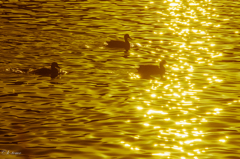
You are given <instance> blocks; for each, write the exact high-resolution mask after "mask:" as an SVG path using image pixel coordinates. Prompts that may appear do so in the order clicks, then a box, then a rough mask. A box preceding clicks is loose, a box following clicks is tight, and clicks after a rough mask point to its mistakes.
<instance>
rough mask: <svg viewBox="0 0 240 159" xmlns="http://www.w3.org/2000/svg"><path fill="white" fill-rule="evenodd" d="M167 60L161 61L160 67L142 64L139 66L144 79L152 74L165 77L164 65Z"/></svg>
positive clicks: (139, 71)
mask: <svg viewBox="0 0 240 159" xmlns="http://www.w3.org/2000/svg"><path fill="white" fill-rule="evenodd" d="M166 63H167V62H166V61H165V60H162V61H161V62H160V63H159V67H158V66H156V65H140V66H139V68H138V73H139V75H140V76H141V78H143V79H149V78H151V76H152V75H160V76H161V79H163V75H165V67H164V65H165V64H166Z"/></svg>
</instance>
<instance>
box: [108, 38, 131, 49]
mask: <svg viewBox="0 0 240 159" xmlns="http://www.w3.org/2000/svg"><path fill="white" fill-rule="evenodd" d="M128 39H131V38H130V36H129V35H128V34H125V35H124V40H125V41H117V40H111V41H107V46H108V47H112V48H125V49H126V50H129V49H130V43H129V41H128Z"/></svg>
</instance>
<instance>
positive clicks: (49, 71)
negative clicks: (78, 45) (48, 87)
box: [31, 62, 60, 78]
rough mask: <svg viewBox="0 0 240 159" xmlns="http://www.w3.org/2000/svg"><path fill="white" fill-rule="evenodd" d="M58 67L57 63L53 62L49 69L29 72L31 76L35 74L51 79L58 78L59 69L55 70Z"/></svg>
mask: <svg viewBox="0 0 240 159" xmlns="http://www.w3.org/2000/svg"><path fill="white" fill-rule="evenodd" d="M57 68H59V69H60V67H59V66H58V63H57V62H53V63H52V64H51V69H49V68H40V69H36V70H33V71H31V73H33V74H37V75H42V76H51V77H52V78H55V77H57V76H58V74H59V69H57Z"/></svg>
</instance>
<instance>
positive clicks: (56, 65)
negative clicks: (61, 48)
mask: <svg viewBox="0 0 240 159" xmlns="http://www.w3.org/2000/svg"><path fill="white" fill-rule="evenodd" d="M56 67H57V68H60V67H59V66H58V64H57V63H56V62H53V63H52V65H51V68H52V69H53V68H56Z"/></svg>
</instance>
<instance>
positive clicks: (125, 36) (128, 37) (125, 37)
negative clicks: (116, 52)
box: [124, 34, 132, 41]
mask: <svg viewBox="0 0 240 159" xmlns="http://www.w3.org/2000/svg"><path fill="white" fill-rule="evenodd" d="M124 39H125V41H127V40H128V39H131V38H130V36H129V34H125V35H124ZM131 40H132V39H131Z"/></svg>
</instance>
